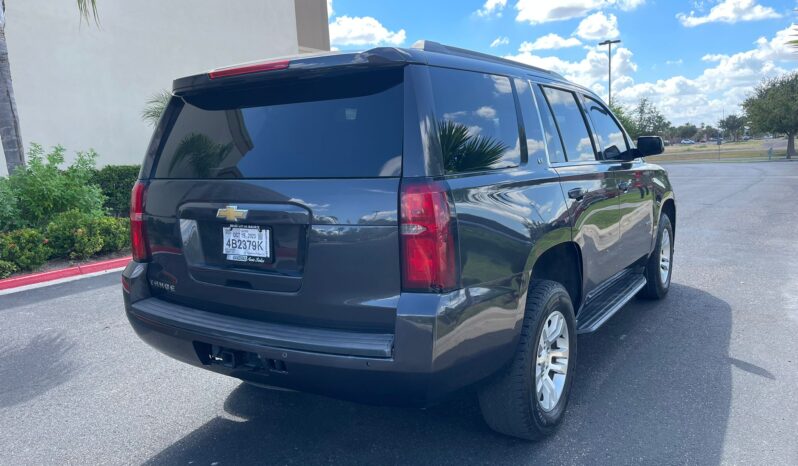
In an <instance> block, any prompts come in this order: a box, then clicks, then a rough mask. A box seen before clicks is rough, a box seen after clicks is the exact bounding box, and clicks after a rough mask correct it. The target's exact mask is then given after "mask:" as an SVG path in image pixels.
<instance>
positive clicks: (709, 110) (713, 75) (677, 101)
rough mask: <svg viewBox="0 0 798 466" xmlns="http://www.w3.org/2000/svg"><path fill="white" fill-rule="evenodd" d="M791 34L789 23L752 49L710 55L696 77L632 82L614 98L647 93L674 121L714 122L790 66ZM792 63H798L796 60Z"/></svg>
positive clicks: (627, 98) (634, 99) (628, 101)
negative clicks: (761, 81) (761, 84)
mask: <svg viewBox="0 0 798 466" xmlns="http://www.w3.org/2000/svg"><path fill="white" fill-rule="evenodd" d="M790 33H791V32H790V27H788V28H786V29H783V30H781V31H778V32H777V33H776V34H775V35H774V36H773V38H771V39H767V38H765V37H761V38H759V39H758V40H757V41H756V42H754V48H753V49H751V50H747V51H743V52H738V53H735V54H731V55H725V54H707V55H705V56H704V57H703V61H705V62H707V63H711V64H712V65H711V66H710V67H709V68H706V69H705V70H704V71H703V72H702V73H701V74H700V75H698V76H697V77H695V78H693V79H691V78H687V77H685V76H673V77H670V78H667V79H661V80H658V81H656V82H646V83H639V84H633V85H629V86H626V87H625V88H623V89H619V92H618V93H617V94H616V93H614V92H613V100H615V99H616V98H617V99H618V101H619V102H620V103H623V104H627V105H632V104H634V103H636V102H637V101H638V100H639V99H640V98H642V97H647V98H649V99H651V100H652V102H654V104H655V105H657V106H658V107H659V108H660V110H662V112H663V113H664V114H665V115H666V116H667V117H668V118H670V119H671V120H672V122H673V123H674V124H682V123H685V122H687V121H691V122H692V123H694V124H698V123H701V122H704V123H708V124H714V123H715V122H716V121H717V119H718V118H719V117H720V115H721V112H722V111H724V110H725V111H726V113H727V114H728V113H730V112H735V111H738V110H739V109H738V107H739V104H740V103H741V102H742V100H743V99H744V98H745V97H746V95H748V93H750V92H751V90H752V89H753V87H754V86H756V85H757V83H759V82H760V80H762V79H763V78H767V77H772V76H776V75H778V74H781V73H784V72H786V71H787V70H786V69H784V68H782V67H781V65H780V62H785V63H791V60H794V56H795V54H794V52H792V51H791V50H790V48H789V47H788V46H787V44H786V42H787V40H788V39H789V37H790ZM791 67H792V68H794V67H795V65H794V64H792V63H791ZM613 84H616V83H615V82H614V83H613ZM614 89H615V86H613V90H614Z"/></svg>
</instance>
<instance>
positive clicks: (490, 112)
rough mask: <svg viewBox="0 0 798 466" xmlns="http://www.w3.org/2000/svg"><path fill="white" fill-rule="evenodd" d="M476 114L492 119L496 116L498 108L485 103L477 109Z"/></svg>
mask: <svg viewBox="0 0 798 466" xmlns="http://www.w3.org/2000/svg"><path fill="white" fill-rule="evenodd" d="M474 114H476V115H477V116H478V117H482V118H487V119H489V120H492V119H493V118H496V109H495V108H493V107H489V106H487V105H485V106H482V107H479V108H478V109H476V110H475V111H474Z"/></svg>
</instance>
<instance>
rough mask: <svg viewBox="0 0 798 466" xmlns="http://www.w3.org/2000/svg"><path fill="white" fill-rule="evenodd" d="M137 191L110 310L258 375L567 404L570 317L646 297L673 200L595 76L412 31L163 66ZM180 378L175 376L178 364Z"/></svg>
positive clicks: (182, 352)
mask: <svg viewBox="0 0 798 466" xmlns="http://www.w3.org/2000/svg"><path fill="white" fill-rule="evenodd" d="M173 93H174V96H173V98H172V99H171V101H170V102H169V104H168V106H167V108H166V111H165V113H164V115H163V116H162V118H161V121H160V123H159V125H158V127H157V129H156V130H155V134H154V136H153V138H152V142H151V144H150V146H149V149H148V151H147V154H146V157H145V160H144V164H143V166H142V169H141V175H140V177H139V181H138V182H137V183H136V185H135V187H134V189H133V193H132V208H131V230H132V243H133V256H134V259H133V261H132V262H131V263H130V264H129V265H128V267H127V268H126V269H125V271H124V273H123V280H122V281H123V288H124V300H125V307H126V311H127V316H128V319H129V320H130V323H131V325H132V326H133V328H134V329H135V331H136V332H137V333H138V335H139V336H140V337H141V338H142V339H143V340H144V341H146V342H147V343H149V344H150V345H152V346H154V347H155V348H157V349H158V350H160V351H162V352H163V353H165V354H167V355H169V356H171V357H173V358H176V359H178V360H180V361H183V362H186V363H188V364H192V365H195V366H198V367H202V368H204V369H208V370H212V371H214V372H218V373H222V374H226V375H230V376H233V377H238V378H240V379H243V380H245V381H247V382H250V383H254V384H257V385H261V386H269V387H276V388H283V389H293V390H301V391H307V392H315V393H320V394H325V395H330V396H335V397H340V398H346V399H350V400H355V401H360V402H366V403H391V404H405V405H417V406H424V405H428V404H430V403H434V402H436V401H437V400H440V399H441V398H442V397H445V396H446V395H448V394H450V393H452V392H454V391H456V390H458V389H461V388H464V387H467V386H472V385H473V386H476V388H477V391H478V393H479V401H480V406H481V408H482V411H483V413H484V416H485V419H486V421H487V423H488V424H489V425H490V426H491V427H492V428H494V429H495V430H497V431H499V432H502V433H505V434H509V435H514V436H518V437H522V438H530V439H531V438H536V437H539V436H541V435H543V434H546V433H549V432H551V431H552V430H553V429H554V428H555V427H556V426H557V424H558V423H559V422H560V420H561V419H562V416H563V413H564V410H565V407H566V404H567V402H568V396H569V390H570V387H571V383H572V379H573V376H574V368H575V363H576V355H577V352H576V348H577V338H576V336H577V334H578V333H582V332H591V331H594V330H596V329H597V328H598V327H599V326H601V325H602V324H603V323H604V322H605V321H606V320H607V319H609V318H610V317H611V316H612V315H613V314H614V313H615V312H617V311H618V310H619V309H620V308H621V307H622V306H623V305H624V304H625V303H626V302H628V301H629V300H630V299H632V298H633V297H634V296H636V295H643V296H645V297H648V298H662V297H663V296H665V294H666V293H667V292H668V287H669V284H670V276H671V258H672V252H673V244H674V243H673V240H674V229H675V226H676V207H675V203H674V197H673V192H672V190H671V185H670V183H669V181H668V177H667V174H666V173H665V171H664V170H663V169H662V168H661V167H659V166H656V165H651V164H649V163H647V162H646V161H645V160H644V159H643V158H642V157H643V156H647V155H656V154H658V153H660V152H662V150H663V144H662V140H661V139H660V138H658V137H641V138H640V139H638V140H637V141H636V143H635V142H633V141H631V140H630V138H629V136H628V135H627V133H626V132H625V131H624V129H623V128H622V127H621V125H620V124H619V123H618V121H617V120H616V118H615V117H614V116H613V115H612V113H611V112H610V111H609V110H608V109H607V107H606V106H605V105H604V104H603V103H602V102H601V100H600V99H599V98H598V97H597V96H596V95H595V94H594V93H593V92H591V91H589V90H588V89H585V88H583V87H580V86H577V85H574V84H572V83H569V82H567V81H566V80H565V79H563V78H562V77H561V76H559V75H557V74H555V73H552V72H548V71H545V70H542V69H538V68H534V67H530V66H525V65H522V64H519V63H515V62H511V61H507V60H503V59H500V58H496V57H492V56H488V55H484V54H480V53H476V52H470V51H467V50H462V49H458V48H454V47H448V46H444V45H441V44H437V43H432V42H421V43H419V44H417V45H416V46H414V47H413V48H411V49H398V48H375V49H372V50H368V51H366V52H361V53H338V54H326V55H321V56H301V57H297V58H292V59H290V60H283V61H272V62H264V63H252V64H247V65H242V66H237V67H231V68H222V69H217V70H214V71H211V72H210V73H207V74H201V75H195V76H190V77H186V78H182V79H178V80H176V81H175V82H174V90H173ZM176 383H178V382H177V381H176Z"/></svg>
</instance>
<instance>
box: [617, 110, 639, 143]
mask: <svg viewBox="0 0 798 466" xmlns="http://www.w3.org/2000/svg"><path fill="white" fill-rule="evenodd" d="M610 110H612V113H613V114H615V118H617V119H618V121H619V122H621V126H623V129H625V130H626V132H627V133H629V136H631V137H633V138H635V139H637V136H636V135H637V128H636V127H635V122H634V121H632V119H631V118H630V117H629V113H628V112H627V111H626V110H625V109H624V108H623V107H621V106H620V105H618V104H616V103H615V102H613V103H611V104H610Z"/></svg>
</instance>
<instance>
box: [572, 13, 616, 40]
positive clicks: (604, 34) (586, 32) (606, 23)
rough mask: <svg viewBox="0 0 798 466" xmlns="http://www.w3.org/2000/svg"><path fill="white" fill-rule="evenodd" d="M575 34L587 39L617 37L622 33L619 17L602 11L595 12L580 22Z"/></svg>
mask: <svg viewBox="0 0 798 466" xmlns="http://www.w3.org/2000/svg"><path fill="white" fill-rule="evenodd" d="M574 34H576V35H577V36H579V37H581V38H582V39H585V40H604V39H615V38H616V37H618V36H619V35H620V32H619V31H618V18H617V17H616V16H615V15H613V14H609V15H605V14H604V13H603V12H601V11H599V12H598V13H593V14H592V15H590V16H588V17H587V18H585V19H583V20H582V21H581V22H580V23H579V26H578V27H577V28H576V31H575V32H574Z"/></svg>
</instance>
